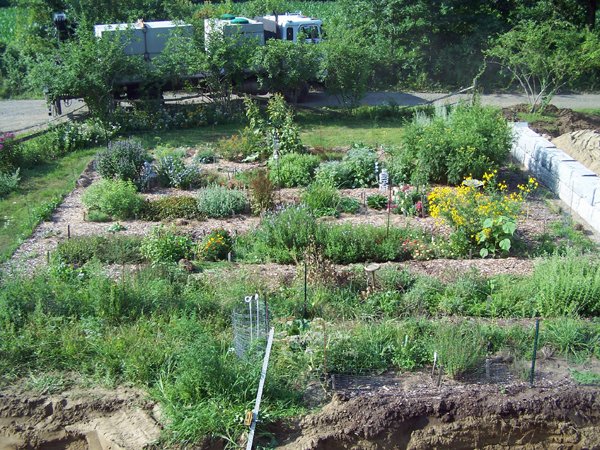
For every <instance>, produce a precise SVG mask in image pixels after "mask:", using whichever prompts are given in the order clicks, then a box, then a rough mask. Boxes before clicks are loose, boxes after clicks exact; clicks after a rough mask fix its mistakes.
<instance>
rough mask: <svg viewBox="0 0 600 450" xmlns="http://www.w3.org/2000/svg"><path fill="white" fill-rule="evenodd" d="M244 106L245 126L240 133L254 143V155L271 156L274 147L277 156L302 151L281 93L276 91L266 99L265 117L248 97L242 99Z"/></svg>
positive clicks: (289, 112)
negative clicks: (246, 123) (246, 122)
mask: <svg viewBox="0 0 600 450" xmlns="http://www.w3.org/2000/svg"><path fill="white" fill-rule="evenodd" d="M244 105H245V106H246V118H247V120H248V126H247V127H246V128H244V130H243V132H242V133H241V135H242V136H246V137H247V139H248V140H249V141H251V142H253V143H255V145H256V149H255V152H256V154H257V157H260V158H261V159H264V158H265V157H268V156H269V155H272V154H273V153H274V151H275V146H277V153H278V155H281V154H287V153H292V152H301V151H303V150H304V147H303V146H302V142H300V131H299V129H298V125H296V124H295V123H294V114H293V113H292V110H291V109H290V107H289V106H288V105H287V103H286V102H285V99H284V98H283V96H282V95H280V94H275V95H273V97H271V98H270V99H269V103H268V104H267V111H266V112H267V114H266V117H264V116H263V115H262V114H261V111H260V109H259V108H258V106H257V105H256V103H254V102H253V101H252V100H250V99H249V98H245V99H244Z"/></svg>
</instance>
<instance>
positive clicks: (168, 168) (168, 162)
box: [156, 155, 200, 189]
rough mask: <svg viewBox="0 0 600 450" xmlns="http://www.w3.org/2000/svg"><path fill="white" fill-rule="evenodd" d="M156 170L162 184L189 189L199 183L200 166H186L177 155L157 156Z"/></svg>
mask: <svg viewBox="0 0 600 450" xmlns="http://www.w3.org/2000/svg"><path fill="white" fill-rule="evenodd" d="M156 172H157V173H158V177H159V180H160V182H161V184H162V185H163V186H167V187H174V188H180V189H189V188H193V187H196V186H199V185H200V168H199V167H198V166H197V165H196V164H191V165H188V166H186V165H185V163H184V162H183V159H182V158H179V157H177V156H172V155H169V156H163V157H161V158H159V159H158V161H157V162H156Z"/></svg>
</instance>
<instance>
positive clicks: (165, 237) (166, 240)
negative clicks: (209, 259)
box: [140, 225, 192, 266]
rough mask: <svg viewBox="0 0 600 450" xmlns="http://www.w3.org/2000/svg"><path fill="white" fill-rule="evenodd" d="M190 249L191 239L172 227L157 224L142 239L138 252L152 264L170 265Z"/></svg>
mask: <svg viewBox="0 0 600 450" xmlns="http://www.w3.org/2000/svg"><path fill="white" fill-rule="evenodd" d="M191 249H192V241H191V239H190V238H189V237H187V236H182V235H180V234H178V233H177V231H176V229H175V228H174V227H165V226H163V225H158V226H156V227H154V228H152V230H151V231H150V234H149V235H148V236H146V237H145V238H144V239H143V240H142V244H141V246H140V253H141V254H142V256H143V257H144V258H145V259H147V260H148V261H150V262H151V263H152V265H153V266H161V265H170V264H174V263H177V262H178V261H179V260H180V259H182V258H187V257H188V256H189V254H190V251H191Z"/></svg>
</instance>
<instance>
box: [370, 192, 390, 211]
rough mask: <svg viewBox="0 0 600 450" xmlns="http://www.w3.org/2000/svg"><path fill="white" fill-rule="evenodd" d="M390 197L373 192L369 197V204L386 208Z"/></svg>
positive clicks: (371, 206) (378, 207) (373, 206)
mask: <svg viewBox="0 0 600 450" xmlns="http://www.w3.org/2000/svg"><path fill="white" fill-rule="evenodd" d="M387 205H388V198H387V196H385V195H383V194H373V195H369V196H368V197H367V206H368V207H369V208H373V209H386V208H387Z"/></svg>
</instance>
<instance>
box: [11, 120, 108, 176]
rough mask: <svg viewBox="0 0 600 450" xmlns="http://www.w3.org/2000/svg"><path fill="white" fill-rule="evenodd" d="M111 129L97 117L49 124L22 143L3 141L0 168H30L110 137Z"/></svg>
mask: <svg viewBox="0 0 600 450" xmlns="http://www.w3.org/2000/svg"><path fill="white" fill-rule="evenodd" d="M113 132H114V130H112V129H111V130H108V129H107V128H106V127H104V126H103V125H102V124H101V123H100V122H99V121H97V120H93V119H90V120H87V121H85V122H83V123H80V122H67V123H65V124H60V125H56V126H50V127H49V128H48V131H46V132H45V133H43V134H42V135H40V136H37V137H35V138H33V139H29V140H27V141H25V142H20V143H18V144H17V143H15V142H10V140H9V141H8V144H7V143H6V141H5V142H4V148H3V149H2V151H0V168H2V167H4V168H5V169H6V170H14V169H15V168H16V167H20V168H21V169H26V168H33V167H36V166H38V165H40V164H44V163H48V162H50V161H56V160H57V159H58V158H61V157H63V156H65V155H67V154H68V153H71V152H74V151H76V150H80V149H83V148H87V147H90V146H92V145H94V144H97V143H99V142H102V141H104V139H105V138H106V137H110V136H111V135H112V133H113Z"/></svg>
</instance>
